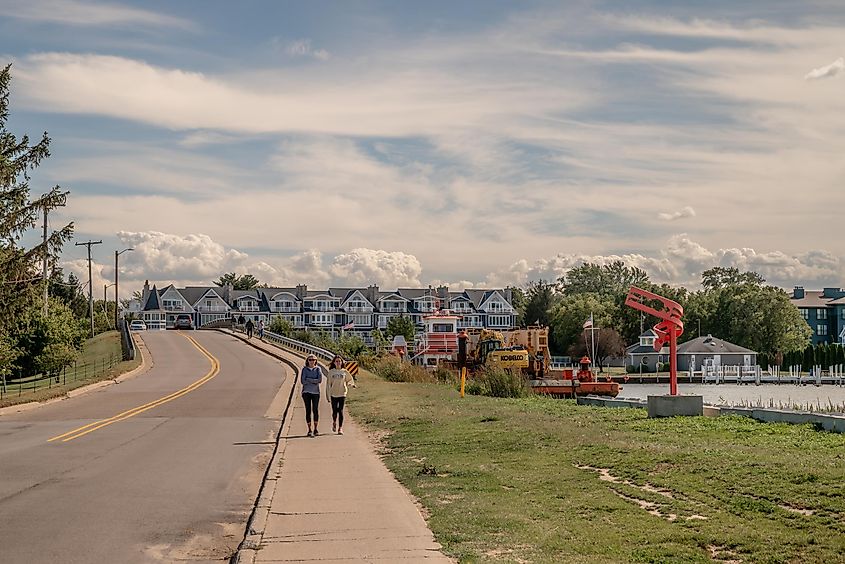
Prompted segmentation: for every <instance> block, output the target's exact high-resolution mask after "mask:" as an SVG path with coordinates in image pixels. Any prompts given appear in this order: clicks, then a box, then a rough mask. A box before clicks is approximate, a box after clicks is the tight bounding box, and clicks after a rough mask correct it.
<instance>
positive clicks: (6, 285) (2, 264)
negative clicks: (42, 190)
mask: <svg viewBox="0 0 845 564" xmlns="http://www.w3.org/2000/svg"><path fill="white" fill-rule="evenodd" d="M10 69H11V65H9V66H6V67H5V68H4V69H2V71H0V335H3V336H4V337H5V341H6V343H7V344H6V345H4V347H8V350H7V353H4V356H5V357H6V358H7V359H8V358H11V355H10V354H9V353H8V351H12V350H16V351H17V357H16V360H15V362H16V363H17V366H18V367H20V366H21V365H22V364H26V365H28V366H29V369H30V370H32V365H33V363H34V360H35V358H36V357H37V356H38V355H39V354H41V352H42V351H43V350H44V348H45V347H46V346H47V345H49V344H50V343H49V342H44V343H38V344H37V345H36V349H31V348H29V347H28V346H27V344H28V343H31V342H37V340H33V339H31V338H30V337H29V336H28V335H27V333H26V331H28V327H27V323H28V320H31V319H33V317H34V312H35V311H40V310H41V307H42V305H43V304H42V303H41V299H42V298H41V296H42V295H43V293H42V292H43V288H44V285H45V284H47V283H48V282H47V281H46V280H42V279H41V276H40V274H39V273H40V271H41V269H40V263H41V261H42V260H44V259H46V260H47V261H48V262H49V263H52V264H55V261H56V259H57V257H58V254H59V253H60V252H61V249H62V246H63V245H64V243H65V242H66V241H68V240H69V239H70V238H71V236H72V234H73V224H72V223H71V224H68V225H66V226H64V227H62V228H61V229H59V230H58V231H54V232H52V233H48V236H47V240H46V241H45V242H41V243H39V244H37V245H34V246H32V247H26V246H23V245H22V244H21V240H22V238H23V237H24V235H25V234H26V233H27V232H28V231H29V230H31V229H33V228H34V227H35V226H36V223H37V220H38V218H39V216H40V215H41V214H42V213H44V211H45V210H46V211H48V212H49V211H50V210H53V209H55V208H57V207H60V206H63V205H64V204H65V202H66V200H67V194H68V192H63V191H62V190H61V189H60V188H59V187H58V186H56V187H54V188H52V189H51V190H49V191H48V192H47V193H46V194H44V195H42V196H40V197H38V198H35V199H30V189H29V180H30V172H31V171H32V170H33V169H35V168H37V167H38V165H40V164H41V161H43V160H44V159H45V158H47V157H49V156H50V138H49V137H48V135H47V133H46V132H45V133H44V134H43V135H42V137H41V139H40V140H39V141H38V142H36V143H34V144H31V143H30V141H29V137H28V136H27V135H24V136H22V137H21V138H20V139H19V138H17V137H16V136H15V135H14V134H12V133H11V132H9V131H8V130H7V129H6V126H7V122H8V118H9V84H10V82H11V71H10ZM2 362H8V360H6V361H2ZM12 368H14V367H13V366H10V365H5V366H2V367H0V371H5V372H8V371H10V370H11V369H12Z"/></svg>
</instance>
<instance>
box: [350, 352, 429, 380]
mask: <svg viewBox="0 0 845 564" xmlns="http://www.w3.org/2000/svg"><path fill="white" fill-rule="evenodd" d="M366 365H367V368H368V369H369V370H370V371H371V372H373V373H374V374H376V375H377V376H380V377H381V378H384V379H385V380H387V381H388V382H434V381H435V379H434V376H433V375H432V374H431V373H430V372H429V371H428V370H426V369H425V368H423V367H422V366H417V365H415V364H411V363H410V362H403V361H402V360H400V359H399V358H397V357H395V356H393V355H387V356H382V357H378V358H375V359H373V360H371V361H370V360H368V361H367V363H366Z"/></svg>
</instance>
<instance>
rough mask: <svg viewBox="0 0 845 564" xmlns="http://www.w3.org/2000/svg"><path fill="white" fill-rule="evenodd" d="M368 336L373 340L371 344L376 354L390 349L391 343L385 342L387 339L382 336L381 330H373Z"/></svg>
mask: <svg viewBox="0 0 845 564" xmlns="http://www.w3.org/2000/svg"><path fill="white" fill-rule="evenodd" d="M370 336H372V338H373V344H374V345H375V348H376V352H381V351H385V350H387V349H389V348H390V344H391V343H390V341H388V340H387V337H385V336H384V333H383V332H382V330H381V329H373V330H372V331H371V332H370Z"/></svg>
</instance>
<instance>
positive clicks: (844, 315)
mask: <svg viewBox="0 0 845 564" xmlns="http://www.w3.org/2000/svg"><path fill="white" fill-rule="evenodd" d="M842 319H845V307H843V308H842Z"/></svg>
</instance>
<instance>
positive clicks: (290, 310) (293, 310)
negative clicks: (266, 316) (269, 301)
mask: <svg viewBox="0 0 845 564" xmlns="http://www.w3.org/2000/svg"><path fill="white" fill-rule="evenodd" d="M271 311H274V312H278V313H299V312H300V311H301V310H300V308H299V306H282V307H275V306H274V307H273V308H271Z"/></svg>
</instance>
